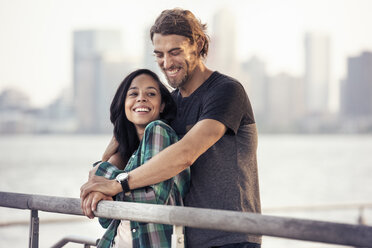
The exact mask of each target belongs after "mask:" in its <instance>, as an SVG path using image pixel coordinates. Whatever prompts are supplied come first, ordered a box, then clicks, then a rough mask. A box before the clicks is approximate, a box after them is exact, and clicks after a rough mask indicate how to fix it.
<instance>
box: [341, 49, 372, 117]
mask: <svg viewBox="0 0 372 248" xmlns="http://www.w3.org/2000/svg"><path fill="white" fill-rule="evenodd" d="M341 113H342V115H343V117H346V118H349V119H354V120H362V119H369V120H370V121H372V52H363V53H362V54H361V55H359V56H355V57H349V58H348V61H347V78H346V80H344V81H343V82H342V87H341Z"/></svg>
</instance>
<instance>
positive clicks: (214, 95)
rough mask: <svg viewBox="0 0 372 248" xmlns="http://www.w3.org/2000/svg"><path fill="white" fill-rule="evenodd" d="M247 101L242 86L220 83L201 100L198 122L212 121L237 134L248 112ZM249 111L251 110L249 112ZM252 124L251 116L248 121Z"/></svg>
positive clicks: (236, 83)
mask: <svg viewBox="0 0 372 248" xmlns="http://www.w3.org/2000/svg"><path fill="white" fill-rule="evenodd" d="M249 104H250V103H249V101H248V97H247V94H246V93H245V90H244V88H243V86H242V85H241V84H240V83H238V82H235V81H232V80H231V81H229V80H228V79H226V82H223V83H220V84H218V85H216V86H213V87H211V89H209V90H208V92H207V93H206V95H205V97H204V99H203V109H202V113H201V115H200V118H199V121H200V120H204V119H213V120H217V121H219V122H221V123H223V124H224V125H225V126H226V127H227V128H228V131H232V132H233V133H234V134H236V133H237V131H238V128H239V126H240V123H241V121H242V119H243V116H244V114H245V113H247V112H249V109H247V108H249V107H250V105H249ZM250 111H251V110H250ZM250 121H251V122H252V123H254V120H253V114H252V119H251V120H250Z"/></svg>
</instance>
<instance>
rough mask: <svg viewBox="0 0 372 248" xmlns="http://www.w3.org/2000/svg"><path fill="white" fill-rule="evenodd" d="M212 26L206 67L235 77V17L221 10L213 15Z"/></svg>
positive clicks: (225, 10)
mask: <svg viewBox="0 0 372 248" xmlns="http://www.w3.org/2000/svg"><path fill="white" fill-rule="evenodd" d="M212 24H213V26H212V34H211V43H210V52H209V53H208V58H207V65H208V66H210V67H211V68H213V69H215V70H218V71H223V72H224V73H226V74H228V75H230V76H235V75H236V73H237V72H238V68H237V63H236V54H235V47H236V29H235V26H236V25H235V16H234V15H233V14H232V13H231V12H230V11H229V10H227V9H221V10H220V11H218V12H217V13H216V14H215V15H214V17H213V23H212Z"/></svg>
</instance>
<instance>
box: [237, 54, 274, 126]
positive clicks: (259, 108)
mask: <svg viewBox="0 0 372 248" xmlns="http://www.w3.org/2000/svg"><path fill="white" fill-rule="evenodd" d="M239 74H240V75H239V79H240V80H241V83H242V84H243V86H244V88H245V90H246V91H247V94H248V97H249V99H250V101H251V104H252V107H253V111H254V114H255V118H256V120H257V122H258V123H260V122H261V121H265V119H266V118H267V101H268V96H267V92H268V88H267V86H268V85H267V84H268V76H267V72H266V64H265V62H263V61H262V60H261V59H260V58H258V57H255V56H253V57H252V58H250V59H249V60H247V61H246V62H244V63H242V65H241V72H240V73H239Z"/></svg>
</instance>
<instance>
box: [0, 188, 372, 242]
mask: <svg viewBox="0 0 372 248" xmlns="http://www.w3.org/2000/svg"><path fill="white" fill-rule="evenodd" d="M0 206H2V207H8V208H18V209H29V210H31V213H34V215H35V211H38V210H41V211H46V212H54V213H63V214H72V215H83V213H82V210H81V208H80V199H78V198H64V197H53V196H42V195H29V194H19V193H8V192H0ZM36 213H37V212H36ZM95 215H96V216H97V217H105V218H112V219H126V220H133V221H138V222H153V223H160V224H170V225H173V226H189V227H196V228H205V229H213V230H221V231H229V232H242V233H250V234H257V235H266V236H272V237H281V238H287V239H296V240H304V241H314V242H323V243H329V244H339V245H348V246H357V247H372V226H364V225H351V224H341V223H332V222H324V221H313V220H304V219H297V218H285V217H275V216H268V215H261V214H254V213H245V212H237V211H227V210H214V209H201V208H190V207H177V206H163V205H153V204H141V203H131V202H113V201H102V202H100V203H99V204H98V208H97V211H96V212H95ZM31 216H32V215H31ZM34 217H36V218H35V219H32V217H31V228H30V247H37V246H32V242H36V241H35V240H36V238H35V237H34V234H35V233H38V230H36V229H35V228H33V227H32V225H33V224H35V223H38V219H37V216H34ZM33 237H34V238H33Z"/></svg>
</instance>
